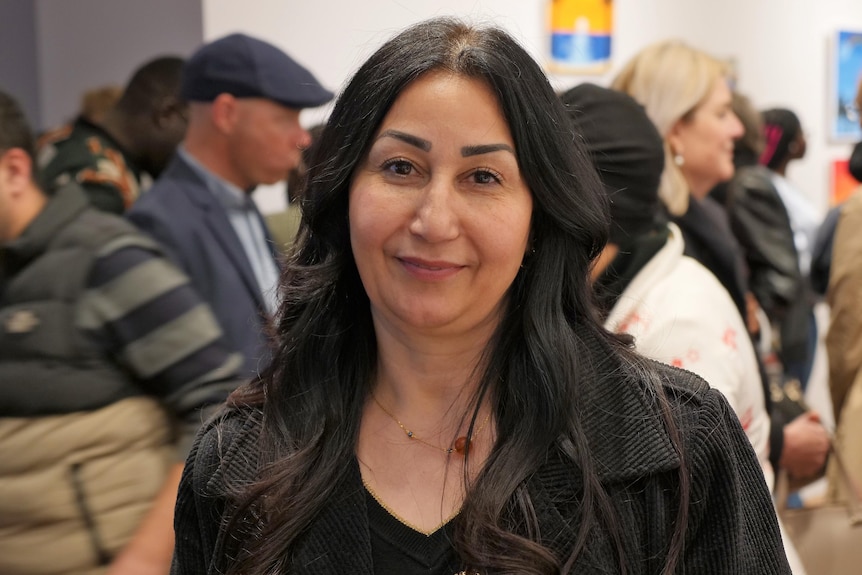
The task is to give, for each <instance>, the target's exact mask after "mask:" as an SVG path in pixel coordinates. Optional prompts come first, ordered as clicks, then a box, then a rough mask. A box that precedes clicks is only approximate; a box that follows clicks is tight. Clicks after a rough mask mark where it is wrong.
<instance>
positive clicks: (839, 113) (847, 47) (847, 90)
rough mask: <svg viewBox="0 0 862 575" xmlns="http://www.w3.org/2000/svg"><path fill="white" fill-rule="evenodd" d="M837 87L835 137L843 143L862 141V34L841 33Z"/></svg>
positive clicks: (836, 74) (834, 119)
mask: <svg viewBox="0 0 862 575" xmlns="http://www.w3.org/2000/svg"><path fill="white" fill-rule="evenodd" d="M834 65H835V68H836V73H835V79H834V82H835V86H834V92H833V93H834V98H835V99H836V101H835V102H834V110H835V115H834V118H833V125H832V137H833V139H835V140H839V141H851V142H855V141H858V140H862V127H860V125H859V123H860V114H862V110H859V108H858V106H857V104H856V91H857V90H858V89H859V88H860V81H862V32H848V31H840V32H838V38H837V44H836V48H835V63H834Z"/></svg>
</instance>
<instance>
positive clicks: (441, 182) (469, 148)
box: [349, 72, 533, 335]
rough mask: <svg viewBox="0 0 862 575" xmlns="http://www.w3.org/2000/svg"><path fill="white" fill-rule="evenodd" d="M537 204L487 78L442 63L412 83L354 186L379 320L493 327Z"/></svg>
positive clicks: (353, 203)
mask: <svg viewBox="0 0 862 575" xmlns="http://www.w3.org/2000/svg"><path fill="white" fill-rule="evenodd" d="M532 208H533V200H532V196H531V194H530V190H529V189H528V188H527V184H526V183H525V182H524V180H523V179H522V178H521V172H520V169H519V168H518V162H517V159H516V157H515V144H514V142H513V141H512V135H511V134H510V132H509V127H508V125H507V123H506V120H505V118H504V117H503V114H502V112H501V110H500V107H499V104H498V102H497V99H496V98H495V97H494V95H493V93H492V92H491V91H490V90H489V89H488V87H487V86H486V85H485V84H483V83H482V82H480V81H478V80H474V79H470V78H465V77H461V76H456V75H452V74H449V73H443V72H432V73H429V74H426V75H425V76H422V77H420V78H419V79H418V80H416V81H415V82H413V83H412V84H410V85H409V86H408V87H407V88H406V89H404V91H403V92H402V93H401V94H400V95H399V96H398V98H397V99H396V101H395V103H394V104H393V106H392V108H391V109H390V111H389V113H388V114H387V115H386V118H385V119H384V120H383V123H382V124H381V126H380V129H379V130H378V132H377V133H376V134H375V137H374V140H373V141H372V143H371V147H370V151H369V153H368V156H367V157H366V158H365V159H364V160H363V161H362V163H360V164H359V166H358V167H357V170H356V173H355V174H354V176H353V181H352V182H351V186H350V210H349V214H350V239H351V243H352V247H353V255H354V258H355V260H356V266H357V268H358V270H359V275H360V276H361V278H362V283H363V285H364V286H365V290H366V292H367V293H368V297H369V299H370V300H371V309H372V315H373V317H374V321H375V324H376V325H377V326H378V328H379V327H382V325H385V326H387V327H388V329H392V330H394V331H401V332H404V331H412V332H423V333H428V334H450V335H452V334H465V333H469V332H471V331H474V330H477V329H478V330H480V331H481V332H483V333H489V331H488V330H493V329H494V327H495V326H496V325H497V323H498V320H499V316H500V311H501V308H502V304H503V301H504V299H505V296H506V292H507V290H508V289H509V286H510V285H511V284H512V281H513V279H514V278H515V275H516V274H517V273H518V269H519V267H520V265H521V262H522V260H523V258H524V254H525V251H526V250H527V243H528V238H529V235H530V220H531V215H532Z"/></svg>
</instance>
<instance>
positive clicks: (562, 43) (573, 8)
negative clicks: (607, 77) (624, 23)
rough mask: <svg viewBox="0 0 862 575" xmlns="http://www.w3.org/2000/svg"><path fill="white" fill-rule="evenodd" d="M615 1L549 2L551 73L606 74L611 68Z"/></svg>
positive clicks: (559, 0)
mask: <svg viewBox="0 0 862 575" xmlns="http://www.w3.org/2000/svg"><path fill="white" fill-rule="evenodd" d="M612 36H613V0H550V5H549V8H548V38H549V42H550V61H549V66H548V68H549V71H551V72H555V73H559V74H578V75H581V74H584V75H588V74H603V73H605V72H606V71H607V70H608V69H609V68H610V65H611V39H612Z"/></svg>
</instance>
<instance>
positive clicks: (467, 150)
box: [461, 144, 515, 158]
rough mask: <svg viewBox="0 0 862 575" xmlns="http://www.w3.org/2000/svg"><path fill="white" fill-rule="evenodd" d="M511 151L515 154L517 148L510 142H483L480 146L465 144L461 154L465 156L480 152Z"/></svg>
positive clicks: (475, 154) (476, 154)
mask: <svg viewBox="0 0 862 575" xmlns="http://www.w3.org/2000/svg"><path fill="white" fill-rule="evenodd" d="M501 150H502V151H506V152H511V153H512V155H515V150H513V149H512V146H510V145H509V144H481V145H478V146H464V147H463V148H461V155H462V156H464V157H465V158H466V157H468V156H478V155H479V154H490V153H491V152H499V151H501Z"/></svg>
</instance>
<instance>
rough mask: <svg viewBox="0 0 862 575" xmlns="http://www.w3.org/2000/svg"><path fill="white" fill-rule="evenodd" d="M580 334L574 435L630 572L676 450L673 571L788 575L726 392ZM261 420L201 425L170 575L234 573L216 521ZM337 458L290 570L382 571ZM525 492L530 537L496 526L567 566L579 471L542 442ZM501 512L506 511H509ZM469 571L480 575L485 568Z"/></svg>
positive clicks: (655, 522) (592, 569)
mask: <svg viewBox="0 0 862 575" xmlns="http://www.w3.org/2000/svg"><path fill="white" fill-rule="evenodd" d="M578 335H579V337H581V338H582V339H581V341H582V342H583V346H582V348H581V350H580V351H581V352H582V353H583V356H584V357H585V361H592V362H594V365H595V366H596V368H597V374H596V378H595V380H593V381H591V382H590V383H589V385H584V386H583V388H582V391H581V393H580V395H579V396H578V402H579V403H580V404H581V405H582V406H583V411H582V420H581V423H582V428H583V430H584V434H585V436H586V438H587V444H588V445H589V450H590V453H589V457H590V458H591V460H592V461H593V462H594V463H595V469H596V473H597V475H598V480H599V481H600V482H601V484H602V486H603V487H604V489H605V491H606V493H607V495H608V498H609V501H610V504H611V506H612V508H613V513H614V514H615V516H616V517H617V518H618V522H619V525H620V531H619V535H620V536H621V538H622V541H621V542H620V543H621V545H622V547H623V553H624V554H625V557H626V563H627V567H628V573H629V574H630V575H652V574H655V573H661V572H662V567H663V565H664V562H665V557H666V554H667V549H668V546H669V544H670V539H671V536H672V534H673V525H674V518H675V517H676V510H677V507H678V502H679V499H678V497H677V495H676V486H677V485H678V481H679V469H680V463H681V462H680V454H682V456H683V457H684V458H685V459H686V465H687V470H688V473H687V476H688V478H689V481H690V498H689V500H688V509H687V511H688V520H687V524H686V534H685V546H684V553H683V556H682V557H681V561H680V564H679V567H678V569H677V571H678V572H680V573H697V574H698V575H740V574H743V573H744V574H748V573H757V574H759V575H785V574H789V573H790V568H789V567H788V564H787V560H786V558H785V556H784V549H783V546H782V543H781V537H780V534H779V531H778V523H777V521H776V516H775V507H774V506H773V503H772V499H771V497H770V494H769V490H768V489H767V487H766V482H765V481H764V479H763V472H762V471H761V469H760V465H759V464H758V462H757V458H756V457H755V455H754V451H753V450H752V449H751V444H750V443H749V442H748V439H747V438H746V436H745V432H744V431H743V430H742V427H741V426H740V424H739V420H738V419H737V417H736V415H735V414H734V413H733V410H732V409H731V408H730V406H729V405H728V404H727V400H726V399H725V398H724V397H723V396H722V395H721V393H719V392H718V391H716V390H713V389H710V388H709V387H708V386H707V385H706V383H705V382H704V381H703V380H702V379H700V378H699V377H697V376H696V375H694V374H692V373H688V372H685V371H682V370H678V369H674V368H671V367H668V366H663V365H661V364H658V363H655V362H648V363H649V367H648V369H649V370H650V371H651V372H652V373H653V374H654V376H655V377H656V378H657V379H656V381H655V383H653V382H652V380H651V379H650V378H641V377H638V376H626V375H625V373H626V368H624V367H623V366H622V365H620V363H619V362H620V360H619V358H618V356H617V355H616V354H615V353H614V352H613V351H612V350H610V349H609V348H608V347H607V345H606V344H605V343H604V342H601V341H599V340H598V339H596V338H595V337H594V336H592V335H590V334H588V333H585V332H583V331H580V330H579V331H578ZM628 369H629V370H632V369H634V368H628ZM629 373H631V371H629ZM655 385H661V386H662V387H663V388H664V391H665V393H666V394H667V397H668V401H669V402H670V406H669V409H670V411H671V413H673V414H674V415H673V417H674V419H675V420H676V422H677V425H678V426H679V432H680V436H681V444H680V451H677V449H675V448H674V446H673V445H672V444H671V441H670V439H669V436H668V432H667V429H666V427H665V425H664V423H663V420H662V418H661V416H660V413H661V409H662V408H661V406H660V405H659V402H658V400H657V399H656V389H655V387H654V386H655ZM262 419H263V414H262V412H261V411H260V410H259V409H258V408H251V407H249V408H233V409H229V410H227V411H226V412H225V413H224V414H223V416H222V417H219V418H216V419H213V420H211V421H210V422H209V424H207V425H206V426H204V429H203V430H202V432H201V434H200V435H199V436H198V441H197V443H196V445H195V447H194V448H193V450H192V453H191V454H190V455H189V461H188V463H187V465H186V468H185V470H184V472H183V479H182V481H181V484H180V489H179V493H178V495H177V507H176V514H175V520H174V521H175V531H176V543H177V544H176V548H175V551H174V553H175V554H174V562H173V566H172V571H171V572H172V573H173V575H192V574H194V575H205V574H207V575H215V574H216V573H223V572H224V570H225V568H226V567H227V566H228V565H229V563H230V561H229V560H228V559H227V558H226V555H225V552H226V551H227V552H228V553H231V552H233V550H226V549H225V548H224V547H223V546H222V543H224V544H230V545H229V546H234V545H233V542H235V540H232V539H231V538H232V537H233V536H234V535H236V533H225V532H224V526H225V522H224V521H223V519H224V515H225V513H226V510H227V509H229V505H230V504H229V501H230V499H231V497H232V496H231V495H230V493H233V492H234V490H235V489H237V488H239V487H240V486H243V485H248V481H252V480H253V478H254V477H255V476H256V475H257V473H258V466H259V465H261V464H262V463H263V462H262V461H261V457H260V453H259V449H260V442H259V437H260V431H261V425H262ZM542 449H545V447H542ZM344 463H345V465H344V466H343V468H341V469H342V472H341V473H339V474H338V477H335V478H333V485H332V489H331V493H330V494H329V495H328V496H327V498H326V501H325V503H324V504H323V505H322V507H321V508H320V509H319V511H318V512H317V514H316V515H315V517H314V520H313V521H312V522H311V524H310V525H309V526H308V528H307V530H306V531H305V534H304V535H303V536H302V537H301V539H300V540H298V541H297V542H296V543H295V546H294V547H293V548H292V549H291V558H290V565H289V566H287V567H286V569H285V570H284V573H285V574H288V573H290V574H302V575H341V574H343V573H351V574H352V575H374V574H375V573H379V572H381V570H380V568H379V567H377V566H376V565H375V557H374V553H375V550H374V545H373V544H372V541H371V533H372V529H371V527H370V525H369V518H370V513H372V512H370V511H369V509H371V508H373V506H374V503H373V498H372V497H370V496H369V495H368V492H367V490H366V489H365V488H364V486H363V485H362V478H361V474H360V470H359V465H358V463H357V462H356V460H355V458H354V459H349V460H347V461H345V462H344ZM522 485H523V487H524V492H525V493H527V494H529V498H530V503H531V508H532V509H533V510H535V514H536V519H537V523H538V526H537V527H538V529H537V530H536V531H535V532H534V533H533V535H532V536H531V535H529V534H528V533H526V532H523V530H522V528H521V523H520V522H519V521H520V516H519V515H510V512H509V511H506V512H504V516H503V517H502V518H501V520H502V521H503V523H504V524H508V525H511V526H512V527H511V529H512V530H513V531H514V532H515V533H517V534H519V535H520V536H522V537H528V538H532V539H533V540H535V541H536V542H538V543H539V544H540V545H542V546H543V547H545V548H546V549H547V550H548V551H549V552H550V553H551V554H553V556H555V557H556V558H558V560H559V561H561V562H565V561H566V559H568V558H569V555H570V554H571V552H572V550H573V547H572V546H573V544H574V542H575V541H576V540H577V536H578V530H579V528H580V526H581V521H582V517H581V502H582V500H583V499H582V498H583V479H582V475H581V472H580V469H579V467H578V465H577V464H576V462H575V461H573V460H572V458H571V457H569V456H567V455H565V453H564V451H563V450H562V449H560V448H559V447H558V446H557V445H556V444H554V445H548V446H547V452H546V456H544V457H542V458H541V461H540V462H539V465H538V467H537V468H535V469H534V470H532V471H531V472H530V474H529V476H527V477H525V478H524V480H523V483H522ZM506 508H507V509H513V510H514V509H517V505H515V504H511V505H507V507H506ZM512 513H513V512H512ZM459 520H460V519H459ZM613 548H614V546H613V543H612V541H611V537H610V535H609V534H608V533H607V532H606V530H605V529H604V528H602V527H600V526H595V527H594V528H593V529H592V530H591V532H590V534H589V544H588V545H587V546H586V548H585V549H584V550H583V552H582V553H581V554H580V555H579V556H578V558H577V560H576V561H575V564H574V566H573V569H572V572H573V573H579V574H585V575H587V574H597V573H615V572H619V571H618V567H617V560H616V555H615V553H614V551H613ZM240 552H241V551H240ZM476 567H477V570H478V571H479V572H480V573H487V572H490V571H492V570H493V569H488V568H486V567H485V566H481V565H480V566H476ZM456 572H457V571H456ZM447 575H449V574H447Z"/></svg>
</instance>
